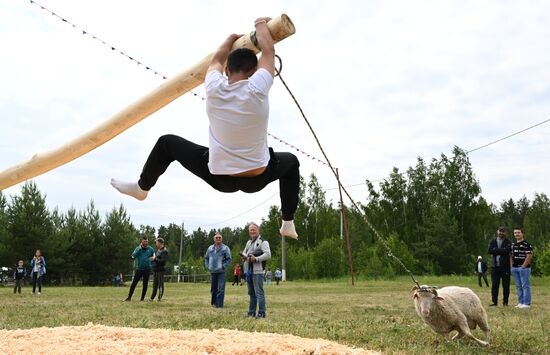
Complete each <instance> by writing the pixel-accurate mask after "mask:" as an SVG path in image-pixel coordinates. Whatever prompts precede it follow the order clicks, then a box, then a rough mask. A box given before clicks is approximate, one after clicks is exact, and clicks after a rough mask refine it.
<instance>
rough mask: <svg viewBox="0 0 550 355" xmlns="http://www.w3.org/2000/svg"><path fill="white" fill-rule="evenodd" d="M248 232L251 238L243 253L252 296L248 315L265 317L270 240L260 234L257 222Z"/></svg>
mask: <svg viewBox="0 0 550 355" xmlns="http://www.w3.org/2000/svg"><path fill="white" fill-rule="evenodd" d="M248 234H249V235H250V240H249V241H248V242H247V243H246V246H245V248H244V251H243V252H242V253H241V258H242V259H243V260H244V270H245V273H246V275H247V277H246V285H247V286H248V296H249V297H250V304H249V306H248V313H247V316H249V317H256V319H258V318H265V295H264V269H265V264H266V262H267V261H268V260H270V259H271V249H270V248H269V242H268V241H267V240H265V239H263V238H262V237H261V236H260V227H258V225H257V224H256V223H250V225H249V226H248ZM256 309H258V313H257V314H256Z"/></svg>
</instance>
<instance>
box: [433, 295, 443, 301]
mask: <svg viewBox="0 0 550 355" xmlns="http://www.w3.org/2000/svg"><path fill="white" fill-rule="evenodd" d="M434 300H436V301H443V300H444V298H443V297H439V296H435V297H434Z"/></svg>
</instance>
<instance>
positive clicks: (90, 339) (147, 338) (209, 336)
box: [0, 323, 378, 355]
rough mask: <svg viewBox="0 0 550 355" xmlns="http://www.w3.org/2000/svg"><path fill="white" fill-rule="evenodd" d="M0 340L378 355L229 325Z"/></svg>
mask: <svg viewBox="0 0 550 355" xmlns="http://www.w3.org/2000/svg"><path fill="white" fill-rule="evenodd" d="M237 339H239V341H238V342H237ZM0 344H2V345H1V349H0V352H1V353H2V354H23V353H24V354H94V355H96V354H153V353H156V354H255V355H258V354H378V353H376V352H371V351H367V350H364V349H360V348H350V347H347V346H344V345H341V344H338V343H335V342H332V341H328V340H323V339H307V338H301V337H297V336H294V335H281V334H273V333H248V332H241V331H237V330H228V329H218V330H214V331H210V330H196V331H185V330H168V329H144V328H118V327H108V326H104V325H95V324H91V323H90V324H88V325H85V326H80V327H56V328H45V327H43V328H34V329H25V330H20V329H18V330H0Z"/></svg>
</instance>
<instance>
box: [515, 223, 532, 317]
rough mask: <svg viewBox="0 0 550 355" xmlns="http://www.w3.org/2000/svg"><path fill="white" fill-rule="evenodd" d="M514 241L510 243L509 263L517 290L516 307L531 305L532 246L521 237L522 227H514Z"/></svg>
mask: <svg viewBox="0 0 550 355" xmlns="http://www.w3.org/2000/svg"><path fill="white" fill-rule="evenodd" d="M514 238H516V242H515V243H513V244H512V254H510V264H511V265H512V276H513V277H514V283H515V284H516V289H517V290H518V305H517V306H516V308H530V307H531V259H532V258H533V247H531V244H529V242H527V241H526V240H525V239H523V229H521V228H519V227H516V228H514Z"/></svg>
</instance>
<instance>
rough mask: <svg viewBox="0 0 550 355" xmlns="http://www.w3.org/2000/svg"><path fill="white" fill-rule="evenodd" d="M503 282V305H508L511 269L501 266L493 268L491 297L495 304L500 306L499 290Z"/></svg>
mask: <svg viewBox="0 0 550 355" xmlns="http://www.w3.org/2000/svg"><path fill="white" fill-rule="evenodd" d="M500 280H502V303H503V304H508V297H509V296H510V267H505V266H499V267H493V268H491V283H492V288H491V297H492V300H493V303H494V304H498V289H499V287H500Z"/></svg>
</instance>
